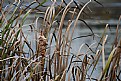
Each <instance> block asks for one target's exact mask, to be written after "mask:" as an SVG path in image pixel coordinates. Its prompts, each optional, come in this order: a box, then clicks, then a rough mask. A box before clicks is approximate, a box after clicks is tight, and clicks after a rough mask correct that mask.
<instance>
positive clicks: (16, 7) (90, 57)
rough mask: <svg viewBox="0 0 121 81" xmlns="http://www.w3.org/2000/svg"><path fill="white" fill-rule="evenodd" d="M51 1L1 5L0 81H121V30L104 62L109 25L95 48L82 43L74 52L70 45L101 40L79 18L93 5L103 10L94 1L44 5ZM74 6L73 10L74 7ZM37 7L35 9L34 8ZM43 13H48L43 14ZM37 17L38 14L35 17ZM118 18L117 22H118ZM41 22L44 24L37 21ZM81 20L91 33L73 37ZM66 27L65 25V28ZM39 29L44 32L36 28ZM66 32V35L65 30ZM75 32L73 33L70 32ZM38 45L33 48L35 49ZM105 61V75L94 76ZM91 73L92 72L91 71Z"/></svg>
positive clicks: (73, 0) (101, 73)
mask: <svg viewBox="0 0 121 81" xmlns="http://www.w3.org/2000/svg"><path fill="white" fill-rule="evenodd" d="M46 2H47V0H43V1H41V2H39V1H38V0H35V1H33V2H30V3H29V5H26V4H25V3H24V1H21V0H15V2H9V3H8V4H7V5H4V4H5V2H4V0H1V3H0V14H1V16H0V28H1V32H0V80H1V81H87V80H89V81H94V80H95V81H117V80H119V81H120V76H121V74H120V73H121V65H120V62H121V61H120V54H121V39H120V37H119V33H120V28H119V24H117V28H116V35H115V38H114V43H113V45H112V46H110V48H111V51H110V53H109V54H108V55H109V56H108V59H107V60H105V51H106V50H105V44H106V41H107V37H108V36H107V35H106V31H107V30H108V29H109V26H108V24H107V25H106V27H105V29H104V32H103V33H102V35H101V36H100V38H99V40H100V41H99V42H97V45H95V46H94V47H95V50H94V49H92V48H94V47H93V46H92V45H88V44H86V43H84V44H82V45H81V46H80V48H78V49H77V53H73V52H72V51H71V49H73V46H72V42H73V41H74V40H76V39H79V38H82V39H83V37H92V39H93V40H95V37H96V36H97V35H96V34H95V33H94V32H93V30H92V28H91V27H90V26H89V25H88V24H87V23H86V21H85V20H84V19H83V17H81V15H82V14H85V15H88V14H87V13H86V12H85V9H86V10H89V11H90V8H89V7H88V5H89V4H91V3H92V2H95V4H99V5H102V4H101V3H99V2H98V1H96V0H94V1H93V0H89V1H88V2H86V3H83V2H82V4H81V3H80V4H78V3H77V2H76V1H75V0H71V1H70V2H69V3H67V2H66V1H64V0H62V1H61V2H60V3H57V2H56V0H53V1H51V5H48V6H45V5H44V4H45V3H46ZM72 4H73V6H72ZM33 5H36V6H34V7H33ZM43 9H45V10H43ZM33 13H34V14H39V15H40V16H39V17H36V16H35V17H34V18H33V22H32V23H29V24H25V22H26V21H27V18H28V16H29V15H31V14H33ZM33 16H34V15H33ZM120 18H121V17H120ZM120 18H119V23H120ZM39 20H40V21H41V22H39ZM79 21H81V22H83V23H84V24H85V26H87V27H88V29H89V30H90V31H91V34H89V35H85V36H79V37H74V36H73V34H74V33H75V32H76V31H75V29H76V27H77V24H78V22H79ZM65 22H66V25H65ZM38 24H40V27H38ZM25 27H26V28H28V29H29V30H30V32H31V33H30V34H34V35H32V36H34V37H32V38H34V39H32V41H34V42H32V41H31V40H30V39H29V38H28V36H27V35H26V34H25V32H24V31H25V30H24V29H25ZM63 27H65V30H63ZM70 31H71V32H70ZM32 43H34V46H33V45H32ZM84 46H86V47H87V50H88V51H87V52H86V53H85V54H81V52H80V50H81V49H82V48H83V47H84ZM100 57H102V63H103V65H102V71H101V72H100V73H98V74H99V75H100V76H98V77H93V76H92V75H93V73H94V71H95V69H97V68H96V66H97V65H98V62H99V59H100ZM90 68H92V69H91V72H90V73H88V71H89V70H90Z"/></svg>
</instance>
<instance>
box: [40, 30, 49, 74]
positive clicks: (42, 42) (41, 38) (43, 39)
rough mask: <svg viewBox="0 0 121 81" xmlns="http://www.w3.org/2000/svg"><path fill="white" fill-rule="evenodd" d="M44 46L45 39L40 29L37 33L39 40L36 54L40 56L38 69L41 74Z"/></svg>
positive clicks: (45, 43) (45, 44) (43, 62)
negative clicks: (38, 33)
mask: <svg viewBox="0 0 121 81" xmlns="http://www.w3.org/2000/svg"><path fill="white" fill-rule="evenodd" d="M46 46H47V39H46V38H45V36H44V34H43V31H41V32H40V35H39V41H38V55H39V56H41V58H40V69H41V72H42V73H41V75H43V71H44V64H45V55H46Z"/></svg>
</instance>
